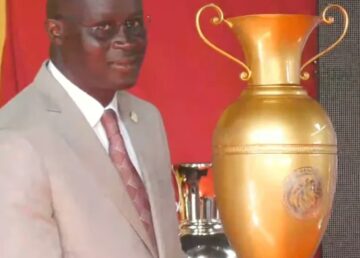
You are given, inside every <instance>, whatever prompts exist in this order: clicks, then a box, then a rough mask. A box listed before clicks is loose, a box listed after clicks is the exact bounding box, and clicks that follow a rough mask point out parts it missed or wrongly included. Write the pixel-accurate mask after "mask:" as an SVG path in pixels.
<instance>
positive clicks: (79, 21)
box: [46, 0, 146, 104]
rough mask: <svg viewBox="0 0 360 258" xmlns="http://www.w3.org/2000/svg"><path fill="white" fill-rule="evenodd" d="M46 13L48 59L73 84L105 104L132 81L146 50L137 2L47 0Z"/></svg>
mask: <svg viewBox="0 0 360 258" xmlns="http://www.w3.org/2000/svg"><path fill="white" fill-rule="evenodd" d="M47 16H48V19H47V22H46V27H47V31H48V34H49V37H50V40H51V51H50V56H51V60H52V61H53V62H54V63H55V65H56V66H57V67H58V68H59V69H60V70H61V71H62V72H63V73H64V74H65V76H67V77H68V78H69V79H70V80H71V81H73V82H74V83H75V84H76V85H78V86H79V87H81V88H82V89H83V90H85V91H86V92H88V93H89V94H90V95H92V96H93V97H95V98H97V99H98V100H99V101H101V102H106V101H108V98H109V97H108V96H109V95H111V96H112V95H113V94H114V91H115V90H118V89H126V88H129V87H131V86H133V85H134V84H135V82H136V79H137V77H138V73H139V69H140V66H141V63H142V60H143V57H144V54H145V49H146V30H145V27H144V22H143V13H142V3H141V0H48V4H47ZM102 99H104V101H103V100H102ZM103 104H106V103H103Z"/></svg>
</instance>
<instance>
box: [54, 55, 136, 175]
mask: <svg viewBox="0 0 360 258" xmlns="http://www.w3.org/2000/svg"><path fill="white" fill-rule="evenodd" d="M48 69H49V71H50V73H51V74H52V75H53V76H54V78H55V79H56V80H57V81H58V82H59V84H60V85H61V86H62V87H63V88H64V90H65V91H66V92H67V93H68V95H69V96H70V98H71V99H72V100H73V101H74V102H75V104H76V105H77V106H78V108H79V109H80V111H81V113H82V114H83V115H84V117H85V119H86V120H87V121H88V123H89V125H90V126H91V128H92V129H93V130H94V132H95V134H96V135H97V137H98V138H99V140H100V142H101V144H102V145H103V147H104V148H105V150H106V151H107V152H108V153H109V140H108V138H107V136H106V133H105V129H104V127H103V126H102V124H101V121H100V119H101V117H102V115H103V114H104V111H105V110H106V109H112V110H114V111H115V113H116V115H117V118H118V123H119V128H120V132H121V135H122V136H123V138H124V142H125V148H126V150H127V152H128V154H129V157H130V160H131V162H132V163H133V165H134V167H135V169H136V171H137V172H138V173H139V175H140V176H142V174H141V171H140V167H139V162H138V159H137V157H136V154H135V151H134V147H133V145H132V143H131V140H130V137H129V134H128V132H127V130H126V128H125V126H124V124H123V123H122V122H121V118H120V115H119V111H118V102H117V98H116V95H115V96H114V98H113V99H112V101H111V102H110V103H109V105H107V106H106V107H105V108H104V107H103V105H101V104H100V102H99V101H97V100H96V99H94V98H93V97H92V96H90V95H89V94H87V93H86V92H85V91H83V90H81V89H80V88H79V87H77V86H76V85H75V84H73V83H72V82H71V81H70V80H69V79H67V78H66V77H65V76H64V75H63V74H62V73H61V72H60V71H59V69H57V68H56V66H55V65H54V64H53V63H52V62H51V61H49V63H48Z"/></svg>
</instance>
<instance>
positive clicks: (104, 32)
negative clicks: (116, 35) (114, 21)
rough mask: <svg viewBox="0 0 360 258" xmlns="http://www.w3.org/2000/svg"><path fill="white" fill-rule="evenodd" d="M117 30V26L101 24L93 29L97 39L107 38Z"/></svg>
mask: <svg viewBox="0 0 360 258" xmlns="http://www.w3.org/2000/svg"><path fill="white" fill-rule="evenodd" d="M115 30H116V26H113V25H111V24H101V25H96V26H93V27H91V32H92V34H93V35H94V36H95V37H97V38H107V37H109V36H111V35H112V33H113V32H114V31H115Z"/></svg>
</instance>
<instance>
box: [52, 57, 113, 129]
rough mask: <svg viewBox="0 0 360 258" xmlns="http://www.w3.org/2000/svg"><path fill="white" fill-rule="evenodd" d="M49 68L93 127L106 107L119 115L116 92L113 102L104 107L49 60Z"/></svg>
mask: <svg viewBox="0 0 360 258" xmlns="http://www.w3.org/2000/svg"><path fill="white" fill-rule="evenodd" d="M48 69H49V71H50V73H51V74H52V75H53V76H54V78H55V79H56V80H57V81H58V82H59V83H60V85H61V86H62V87H63V88H64V89H65V91H66V92H67V94H68V95H69V96H70V98H71V99H72V100H73V101H74V102H75V104H76V105H77V106H78V108H79V109H80V111H81V113H82V114H83V115H84V117H85V119H86V120H87V121H88V123H89V124H90V126H91V127H95V126H96V124H98V123H99V121H100V119H101V116H102V115H103V113H104V111H105V109H113V110H114V111H115V113H116V114H117V115H118V116H119V112H118V103H117V98H116V94H115V95H114V97H113V99H112V100H111V102H110V103H109V104H108V105H107V106H106V107H105V108H104V106H103V105H102V104H101V103H100V102H99V101H97V100H96V99H95V98H93V97H92V96H90V95H89V94H87V93H86V92H85V91H83V90H82V89H80V88H79V87H78V86H76V85H75V84H74V83H72V82H71V81H70V80H69V79H68V78H66V77H65V76H64V75H63V74H62V73H61V72H60V70H59V69H57V67H56V66H55V65H54V63H53V62H51V61H49V63H48Z"/></svg>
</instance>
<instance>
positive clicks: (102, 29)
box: [92, 24, 111, 31]
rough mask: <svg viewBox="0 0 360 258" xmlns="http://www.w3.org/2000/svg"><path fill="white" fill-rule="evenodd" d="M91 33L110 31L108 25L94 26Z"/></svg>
mask: <svg viewBox="0 0 360 258" xmlns="http://www.w3.org/2000/svg"><path fill="white" fill-rule="evenodd" d="M92 29H93V31H109V30H110V29H111V25H110V24H102V25H97V26H94V27H93V28H92Z"/></svg>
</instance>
